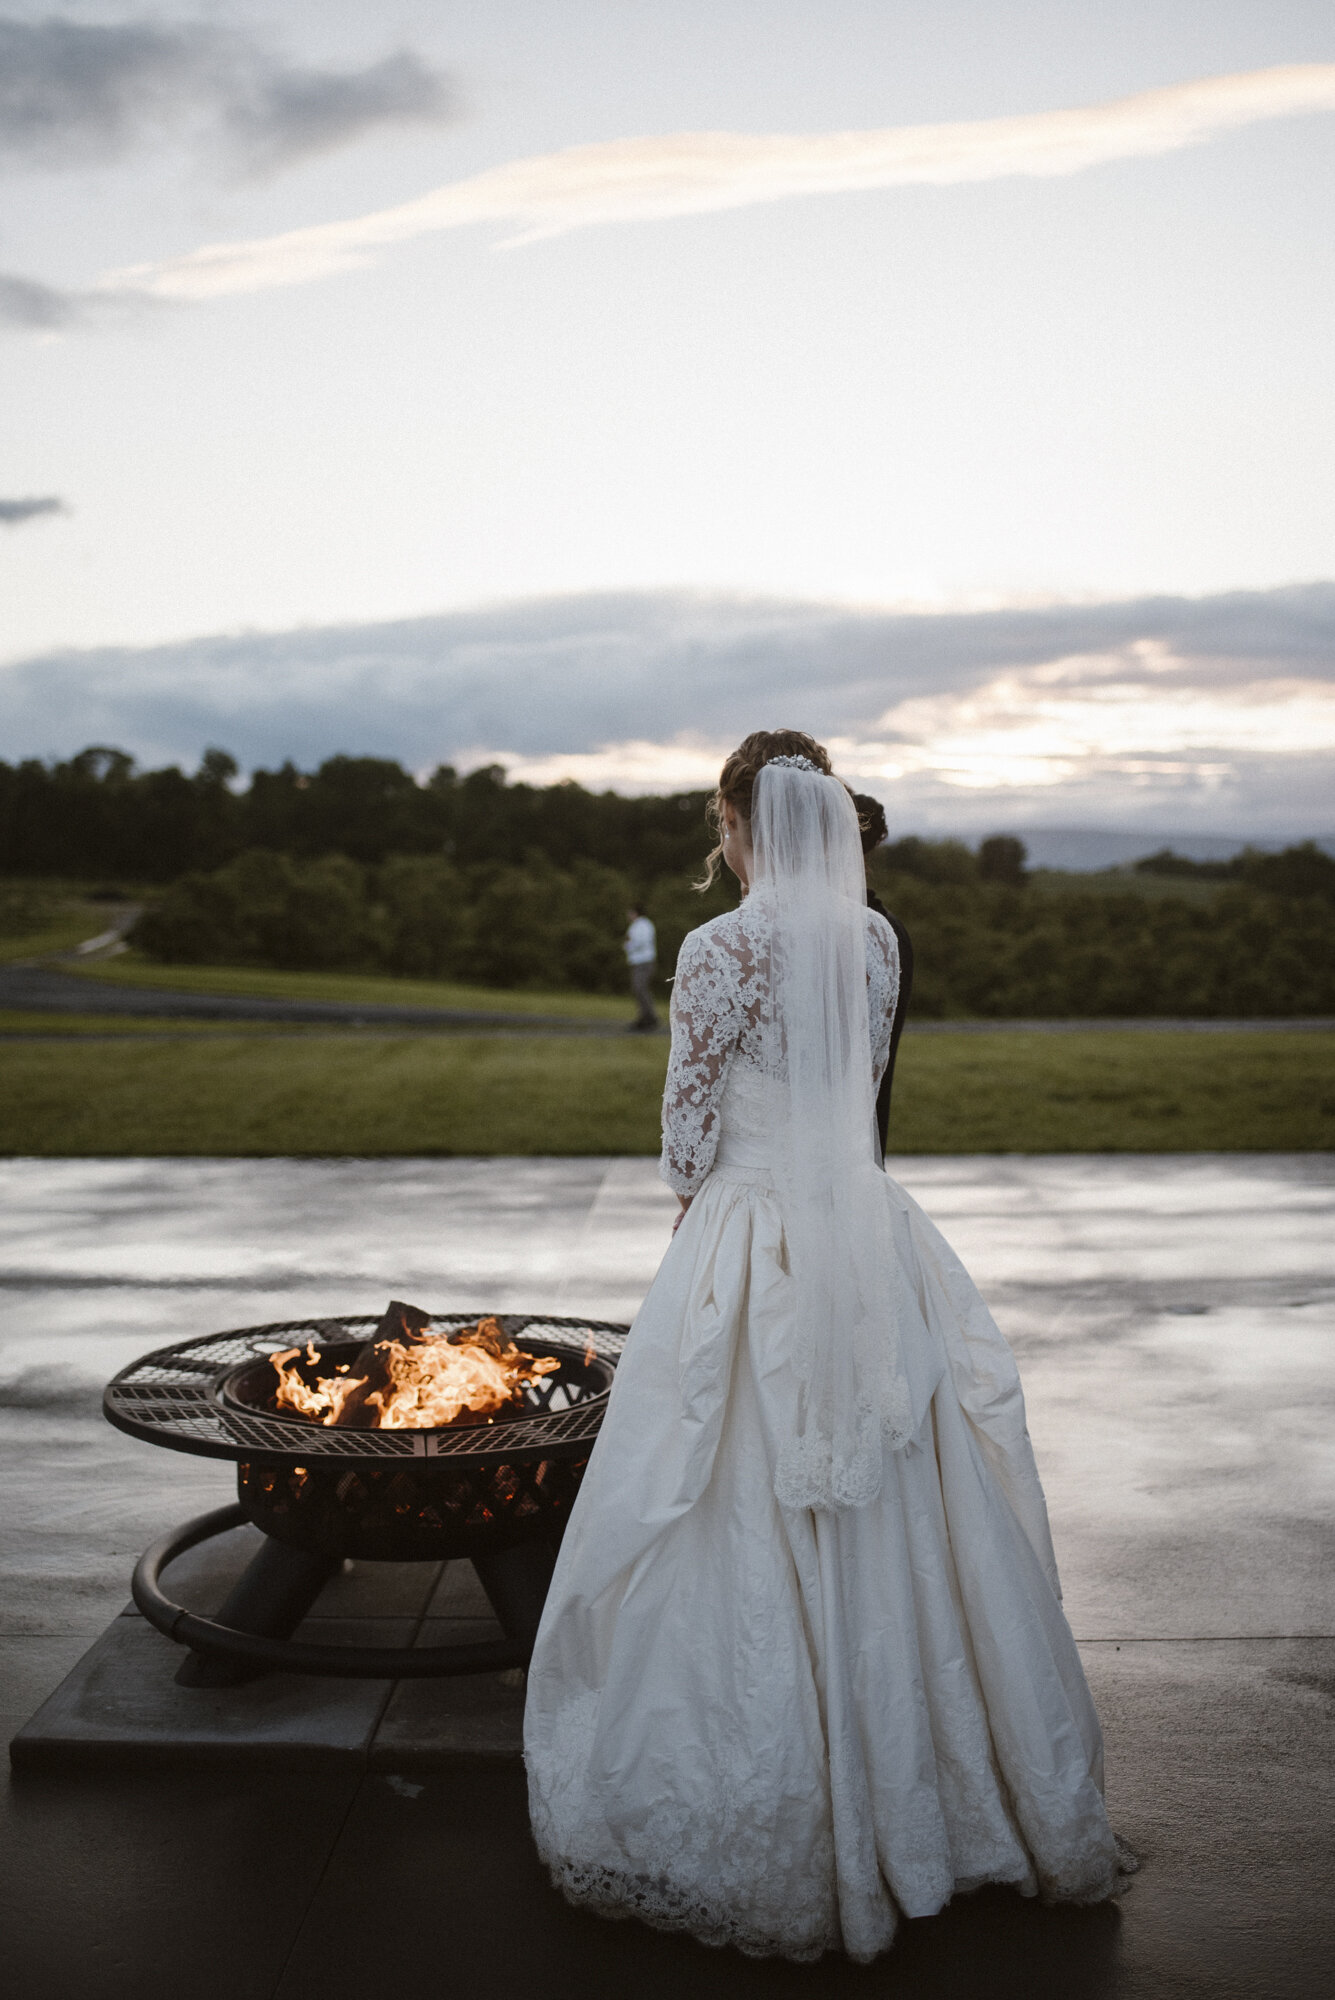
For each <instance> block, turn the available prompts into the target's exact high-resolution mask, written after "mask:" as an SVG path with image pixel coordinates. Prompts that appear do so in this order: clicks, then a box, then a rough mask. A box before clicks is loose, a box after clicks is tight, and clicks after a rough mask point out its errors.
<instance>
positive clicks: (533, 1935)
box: [0, 1155, 1335, 2000]
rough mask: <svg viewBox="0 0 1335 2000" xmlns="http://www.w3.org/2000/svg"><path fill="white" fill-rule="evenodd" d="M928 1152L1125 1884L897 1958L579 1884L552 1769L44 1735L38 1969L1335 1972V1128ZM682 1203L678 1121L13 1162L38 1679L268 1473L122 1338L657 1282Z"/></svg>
mask: <svg viewBox="0 0 1335 2000" xmlns="http://www.w3.org/2000/svg"><path fill="white" fill-rule="evenodd" d="M892 1164H893V1165H894V1167H895V1170H896V1172H897V1173H898V1175H899V1177H900V1178H901V1179H902V1180H903V1181H904V1182H905V1183H906V1185H907V1186H908V1187H909V1188H910V1189H911V1191H912V1192H913V1193H914V1194H916V1195H917V1196H918V1198H919V1199H920V1200H921V1201H923V1203H924V1204H925V1206H926V1207H927V1208H928V1210H929V1211H930V1213H931V1214H932V1215H933V1216H934V1217H935V1218H936V1220H937V1221H938V1222H939V1223H940V1224H941V1225H942V1227H943V1228H944V1229H945V1230H946V1232H947V1234H948V1235H949V1236H950V1237H951V1239H952V1240H953V1242H954V1243H955V1244H956V1246H957V1247H958V1248H959V1250H960V1251H961V1253H962V1254H963V1256H964V1257H965V1259H966V1261H967V1262H968V1263H969V1264H970V1266H971V1268H972V1270H973V1271H974V1273H975V1275H976V1277H977V1278H978V1279H979V1281H980V1283H981V1284H982V1286H983V1288H984V1290H985V1291H986V1292H987V1294H988V1296H989V1297H990V1299H991V1300H992V1302H993V1304H994V1306H995V1309H996V1311H997V1314H998V1317H999V1319H1000V1320H1001V1323H1002V1325H1003V1326H1004V1327H1005V1329H1006V1331H1007V1332H1008V1334H1009V1335H1010V1337H1011V1339H1012V1340H1013V1342H1014V1344H1015V1346H1016V1348H1017V1350H1018V1353H1019V1356H1020V1360H1021V1365H1022V1367H1023V1369H1024V1373H1025V1380H1026V1384H1027V1390H1028V1400H1029V1410H1030V1426H1031V1430H1032V1432H1033V1435H1034V1439H1035V1443H1036V1447H1037V1451H1038V1456H1039V1461H1040V1464H1041V1467H1042V1470H1043V1473H1044V1477H1045V1480H1046V1484H1047V1488H1048V1494H1049V1499H1050V1502H1051V1508H1052V1515H1053V1523H1054V1529H1055V1534H1056V1540H1057V1547H1058V1554H1059V1557H1060V1560H1061V1563H1062V1569H1063V1574H1064V1577H1065V1581H1066V1591H1067V1608H1068V1611H1069V1614H1070V1617H1071V1620H1072V1624H1073V1626H1074V1629H1075V1632H1076V1634H1077V1637H1078V1638H1079V1640H1080V1641H1081V1644H1082V1649H1083V1653H1084V1658H1085V1661H1086V1665H1087V1669H1088V1671H1089V1674H1090V1678H1091V1681H1092V1684H1093V1686H1094V1690H1095V1695H1096V1699H1097V1700H1098V1702H1099V1705H1100V1709H1101V1712H1102V1714H1103V1718H1104V1724H1105V1730H1106V1734H1107V1739H1108V1774H1109V1799H1110V1803H1111V1807H1112V1811H1113V1815H1114V1818H1115V1820H1116V1822H1117V1824H1118V1826H1119V1828H1120V1829H1121V1831H1122V1832H1123V1833H1124V1834H1125V1835H1126V1836H1127V1837H1128V1838H1129V1839H1130V1840H1131V1841H1132V1842H1133V1844H1134V1845H1135V1846H1136V1847H1137V1848H1138V1849H1139V1850H1140V1851H1141V1853H1142V1855H1143V1858H1144V1866H1143V1869H1142V1872H1141V1873H1140V1875H1139V1876H1138V1877H1137V1878H1136V1881H1135V1885H1134V1887H1133V1888H1132V1891H1131V1893H1130V1895H1129V1896H1128V1897H1127V1898H1126V1899H1125V1901H1124V1902H1123V1903H1122V1904H1121V1905H1120V1906H1118V1907H1115V1908H1114V1907H1109V1906H1104V1907H1101V1908H1099V1909H1095V1910H1088V1911H1071V1910H1055V1911H1050V1910H1044V1909H1042V1908H1039V1907H1038V1906H1036V1905H1033V1904H1024V1903H1022V1902H1021V1901H1020V1900H1019V1899H1018V1898H1015V1897H1013V1896H1011V1895H1009V1894H1006V1893H1003V1892H999V1891H988V1892H985V1893H984V1894H982V1895H980V1896H977V1897H973V1898H966V1899H960V1900H959V1901H957V1903H956V1904H954V1905H952V1907H951V1909H950V1910H949V1911H947V1912H946V1913H945V1914H944V1915H943V1916H941V1917H939V1918H935V1919H932V1920H930V1921H928V1922H925V1923H920V1924H914V1925H911V1926H909V1927H908V1929H907V1931H906V1933H905V1935H904V1938H903V1940H902V1942H901V1943H900V1944H899V1945H897V1946H896V1949H895V1951H894V1953H892V1955H891V1957H890V1959H889V1960H888V1961H884V1962H882V1963H881V1964H880V1965H879V1966H878V1967H875V1968H873V1969H871V1970H870V1971H855V1970H853V1969H852V1968H849V1967H846V1966H844V1965H842V1964H840V1963H838V1962H827V1963H826V1964H823V1965H822V1966H820V1967H819V1968H807V1967H788V1966H782V1965H779V1966H776V1965H773V1964H755V1963H752V1962H750V1961H746V1960H742V1959H739V1958H736V1957H734V1956H732V1955H730V1954H716V1953H711V1952H707V1951H705V1950H703V1949H701V1948H699V1947H697V1946H695V1945H693V1944H690V1943H688V1942H685V1941H682V1940H679V1939H671V1938H662V1937H658V1936H656V1935H654V1934H651V1933H648V1932H645V1931H643V1930H641V1929H640V1928H639V1927H638V1926H635V1925H633V1924H617V1925H606V1924H600V1923H599V1922H597V1921H596V1920H594V1919H592V1918H588V1917H583V1916H579V1915H577V1914H575V1913H574V1912H572V1911H570V1910H568V1909H566V1908H565V1906H564V1905H563V1904H561V1903H560V1902H559V1900H558V1899H557V1898H556V1897H555V1896H554V1895H553V1894H552V1893H551V1892H550V1891H549V1890H548V1889H547V1888H546V1886H545V1884H544V1883H543V1882H542V1880H541V1879H540V1877H539V1874H538V1870H537V1868H536V1866H535V1864H534V1863H533V1861H532V1859H531V1853H530V1850H529V1847H528V1844H527V1834H526V1828H525V1819H524V1801H523V1789H522V1775H521V1774H520V1773H518V1772H516V1771H515V1770H513V1769H504V1768H502V1769H494V1768H493V1769H483V1768H473V1769H459V1770H454V1771H441V1770H431V1771H428V1770H421V1771H418V1772H416V1773H414V1772H413V1770H412V1769H410V1768H408V1767H407V1766H406V1765H405V1768H404V1770H403V1771H402V1772H401V1773H389V1774H385V1773H383V1772H381V1773H359V1774H354V1775H353V1776H351V1777H350V1776H348V1775H347V1774H346V1773H344V1774H342V1775H339V1774H333V1773H329V1772H325V1773H323V1774H321V1773H317V1772H311V1773H309V1774H307V1775H303V1776H300V1777H294V1776H293V1775H292V1774H291V1773H287V1774H281V1775H272V1776H269V1775H265V1774H264V1773H255V1772H253V1771H251V1772H247V1773H246V1774H245V1775H244V1777H242V1776H240V1775H236V1776H229V1775H228V1773H227V1771H226V1770H222V1771H220V1772H218V1773H216V1774H214V1775H209V1776H204V1775H202V1774H201V1773H200V1772H199V1771H197V1770H195V1771H188V1772H172V1771H158V1772H151V1771H147V1770H146V1771H143V1772H139V1773H134V1772H130V1773H124V1774H121V1775H119V1776H116V1777H115V1778H112V1777H110V1776H109V1775H107V1774H105V1773H104V1774H102V1775H100V1776H92V1775H89V1776H87V1777H76V1776H67V1777H65V1778H61V1779H59V1780H55V1779H51V1778H37V1777H30V1778H27V1779H25V1780H22V1781H11V1783H10V1785H9V1788H8V1792H7V1794H6V1799H5V1806H4V1817H3V1821H0V1898H3V1899H4V1900H5V1901H6V1902H7V1903H8V1905H9V1910H8V1915H7V1917H5V1918H3V1919H0V1928H2V1929H3V1932H4V1935H5V1938H6V1945H5V1958H4V1963H5V1970H6V1973H7V1974H8V1976H9V1977H10V1978H11V1979H12V1980H13V1982H14V1984H13V1987H12V1990H13V1991H14V1992H15V1994H16V1995H19V1994H21V1995H22V1996H23V2000H48V1996H50V2000H67V1996H71V1997H72V1996H74V1995H76V1994H77V1995H79V1996H80V2000H131V1996H134V2000H139V1996H141V1995H142V1994H145V1993H152V1992H156V1991H170V1992H171V1993H173V1994H174V1995H178V1996H182V2000H196V1996H197V2000H368V1996H369V1997H370V2000H374V1996H379V1995H381V1994H390V1993H400V1992H405V1991H412V1992H419V1991H420V1992H435V1991H437V1990H439V1991H442V1992H449V1993H451V1994H453V1995H457V1996H460V2000H493V1996H498V2000H499V1996H508V1995H511V1994H522V1993H537V1994H542V1995H544V1996H551V2000H576V1996H579V2000H626V1996H634V2000H660V1996H661V2000H668V1996H671V2000H679V1996H680V1994H681V1993H682V1992H690V1993H692V1994H693V1995H696V1996H699V2000H713V1996H720V2000H722V1996H727V2000H750V1996H753V1995H754V1996H756V2000H762V1997H763V2000H788V1996H790V1995H792V1996H810V2000H838V1996H841V1995H843V1994H845V1993H847V1994H849V1995H864V1996H865V1995H869V1994H885V1995H887V1996H889V1995H893V1996H894V2000H920V1996H921V1997H922V2000H927V1996H931V2000H953V1997H954V1996H956V1995H959V1996H964V1995H967V1996H969V2000H1009V1996H1011V1995H1015V1996H1017V2000H1018V1996H1021V1995H1022V1996H1024V2000H1328V1996H1329V1994H1330V1993H1331V1992H1332V1991H1335V1955H1333V1954H1332V1950H1331V1937H1332V1932H1331V1923H1330V1917H1329V1907H1330V1898H1329V1883H1330V1880H1331V1879H1332V1875H1333V1874H1335V1869H1333V1868H1332V1860H1333V1858H1335V1857H1332V1855H1331V1829H1332V1825H1335V1796H1333V1787H1332V1751H1331V1734H1330V1730H1329V1710H1330V1703H1331V1699H1332V1696H1335V1637H1333V1636H1332V1635H1333V1634H1335V1601H1333V1600H1335V1564H1332V1563H1331V1562H1330V1561H1329V1559H1328V1556H1329V1550H1330V1545H1331V1539H1332V1522H1333V1520H1335V1501H1333V1499H1332V1491H1331V1463H1330V1455H1329V1438H1330V1434H1331V1433H1330V1420H1331V1404H1332V1401H1335V1395H1333V1393H1332V1369H1331V1354H1332V1346H1333V1344H1335V1227H1333V1226H1332V1224H1333V1223H1335V1160H1331V1159H1329V1158H1325V1157H1322V1156H1312V1155H1305V1156H1291V1157H1286V1156H1275V1155H1267V1156H1255V1157H1246V1156H1242V1157H1239V1156H1234V1155H1229V1156H1218V1157H1210V1156H1200V1157H1179V1158H1171V1157H1163V1156H1155V1157H1152V1158H1142V1159H1137V1158H1128V1157H1115V1158H1114V1157H1106V1158H1090V1157H1080V1156H1064V1157H1062V1158H1060V1159H1043V1158H1010V1159H1007V1158H1002V1159H997V1158H979V1159H931V1160H923V1159H916V1160H904V1161H900V1162H897V1163H892ZM673 1206H674V1204H673V1200H672V1197H671V1196H670V1195H669V1194H668V1193H667V1191H666V1190H665V1189H663V1188H662V1187H661V1186H660V1184H659V1183H658V1182H657V1181H656V1179H655V1178H654V1174H653V1167H652V1164H651V1163H650V1162H647V1161H640V1160H617V1161H611V1162H608V1161H603V1160H593V1159H590V1160H519V1161H506V1160H485V1161H480V1162H470V1161H462V1160H453V1161H414V1160H394V1161H384V1162H357V1161H298V1162H288V1161H281V1160H272V1161H208V1160H183V1161H153V1160H115V1161H91V1160H90V1161H26V1162H24V1161H7V1162H3V1163H0V1670H2V1680H3V1690H4V1693H3V1711H4V1712H3V1717H0V1719H2V1720H4V1721H5V1722H7V1723H8V1725H9V1728H10V1729H12V1728H13V1727H15V1726H17V1725H18V1724H19V1723H20V1722H22V1721H23V1720H24V1719H25V1718H26V1716H27V1715H28V1714H29V1713H30V1712H31V1711H32V1709H33V1708H35V1707H36V1706H37V1704H38V1702H39V1701H40V1700H41V1699H42V1698H43V1697H44V1696H45V1695H46V1694H47V1693H48V1692H49V1690H50V1689H51V1688H52V1687H53V1686H54V1685H55V1684H56V1682H57V1681H58V1680H59V1679H60V1677H61V1675H62V1674H64V1673H65V1672H66V1671H67V1670H68V1668H69V1667H70V1666H71V1665H72V1664H73V1662H74V1661H75V1659H76V1658H77V1657H78V1656H79V1655H80V1654H81V1653H82V1652H83V1650H84V1649H85V1647H86V1646H87V1645H88V1644H89V1643H90V1642H91V1640H92V1639H93V1638H94V1637H95V1635H96V1634H97V1633H98V1632H99V1631H100V1630H101V1629H102V1628H103V1626H104V1625H105V1624H106V1622H107V1621H108V1620H109V1619H110V1618H112V1617H113V1616H114V1615H115V1614H116V1613H117V1612H118V1611H119V1610H120V1608H121V1606H122V1605H123V1604H124V1601H125V1595H126V1582H127V1578H128V1575H129V1570H130V1567H131V1564H132V1562H133V1560H134V1558H135V1556H136V1555H137V1553H138V1552H139V1550H140V1549H141V1548H142V1547H143V1545H144V1544H145V1543H146V1542H147V1541H148V1540H149V1539H150V1538H151V1537H152V1536H154V1535H155V1534H157V1533H158V1532H159V1531H160V1530H162V1529H163V1528H164V1527H165V1526H167V1525H168V1524H170V1523H174V1522H176V1521H179V1520H181V1519H182V1518H184V1517H185V1516H187V1515H189V1514H191V1513H194V1512H196V1511H199V1510H201V1509H203V1508H204V1507H207V1506H212V1505H215V1504H218V1503H220V1502H221V1501H223V1500H225V1499H226V1498H227V1497H228V1494H229V1484H228V1472H227V1468H226V1467H222V1466H216V1465H210V1464H209V1463H207V1462H206V1461H202V1460H197V1459H191V1458H185V1457H179V1456H177V1455H176V1454H174V1453H170V1452H164V1451H154V1450H152V1449H151V1448H149V1447H147V1446H145V1445H141V1444H138V1443H136V1442H134V1441H133V1440H131V1439H129V1438H125V1437H123V1436H121V1435H120V1434H119V1433H116V1432H113V1431H111V1430H110V1429H109V1428H108V1427H107V1426H106V1425H105V1424H104V1423H103V1422H102V1421H101V1419H100V1417H99V1414H98V1394H99V1390H100V1387H101V1384H102V1383H103V1382H104V1381H105V1379H106V1378H107V1376H108V1375H110V1374H111V1373H112V1372H113V1371H114V1370H115V1369H116V1368H118V1367H119V1366H120V1365H121V1364H122V1363H123V1362H125V1361H127V1360H129V1359H130V1358H131V1357H132V1356H134V1355H136V1354H138V1353H140V1352H142V1351H143V1350H144V1349H145V1348H148V1347H151V1346H154V1345H157V1344H160V1343H162V1342H164V1341H167V1340H169V1339H173V1338H179V1337H183V1336H184V1335H185V1334H187V1333H188V1332H190V1331H192V1330H196V1329H200V1328H210V1329H212V1328H222V1327H226V1326H237V1325H245V1324H253V1323H257V1322H262V1321H267V1320H272V1319H281V1318H294V1317H297V1316H299V1315H301V1314H303V1313H306V1312H329V1311H331V1310H344V1311H351V1310H361V1311H372V1310H379V1309H380V1307H381V1306H382V1305H383V1302H384V1300H385V1298H386V1297H387V1296H389V1295H390V1294H391V1293H393V1294H395V1295H396V1296H406V1297H409V1298H419V1299H421V1300H422V1301H423V1302H424V1303H426V1304H427V1305H429V1306H433V1307H438V1308H447V1307H451V1306H464V1307H468V1308H470V1309H471V1308H477V1307H487V1308H491V1309H495V1310H506V1309H515V1310H522V1309H523V1308H525V1307H531V1306H545V1307H547V1308H548V1309H560V1310H563V1311H565V1312H567V1313H576V1312H588V1313H590V1314H592V1315H594V1316H596V1317H599V1318H619V1317H624V1316H627V1315H629V1314H630V1313H631V1312H632V1311H633V1310H634V1307H635V1305H636V1302H637V1301H638V1299H639V1297H640V1296H641V1295H642V1293H643V1290H644V1287H645V1285H646V1284H647V1282H648V1280H649V1277H650V1275H651V1274H652V1271H653V1269H654V1267H655V1265H656V1263H657V1260H658V1258H659V1256H660V1255H661V1252H662V1248H663V1245H664V1243H665V1242H666V1240H667V1232H668V1227H669V1223H670V1218H671V1214H672V1210H673ZM204 1698H205V1699H207V1697H204ZM8 1733H9V1731H8V1730H7V1731H6V1734H8Z"/></svg>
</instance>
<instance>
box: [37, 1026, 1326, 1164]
mask: <svg viewBox="0 0 1335 2000" xmlns="http://www.w3.org/2000/svg"><path fill="white" fill-rule="evenodd" d="M666 1060H667V1043H666V1038H662V1039H656V1040H645V1041H636V1040H633V1039H630V1038H628V1039H627V1040H626V1041H624V1042H622V1041H619V1040H615V1039H610V1040H609V1039H595V1038H591V1039H588V1040H563V1039H559V1038H543V1039H539V1038H536V1037H532V1038H530V1037H524V1036H518V1037H513V1038H509V1037H507V1038H505V1039H503V1040H501V1039H496V1038H486V1039H484V1038H482V1037H477V1036H468V1035H459V1036H449V1037H445V1036H429V1037H428V1036H389V1035H380V1034H375V1033H367V1034H362V1035H357V1036H353V1035H326V1034H323V1033H318V1032H315V1033H312V1032H307V1033H305V1034H301V1035H285V1036H274V1035H273V1034H272V1033H269V1034H262V1035H256V1034H250V1035H242V1034H237V1033H234V1032H221V1033H219V1032H214V1033H210V1034H208V1035H207V1036H205V1035H201V1036H199V1037H198V1039H195V1040H186V1039H182V1040H175V1041H162V1042H133V1041H125V1042H122V1043H119V1044H117V1043H115V1042H101V1043H98V1042H91V1041H90V1042H85V1043H82V1044H81V1043H79V1042H77V1041H65V1042H56V1041H49V1042H45V1043H43V1042H42V1041H41V1040H39V1039H34V1040H32V1041H30V1042H27V1043H19V1042H12V1043H8V1044H6V1045H5V1047H4V1048H3V1050H0V1152H3V1153H6V1154H45V1155H75V1156H88V1155H116V1154H202V1155H228V1154H232V1155H236V1154H240V1155H246V1154H252V1155H266V1154H352V1155H363V1156H365V1155H377V1154H381V1155H383V1154H419V1155H420V1154H427V1155H429V1154H524V1153H529V1154H544V1153H548V1154H550V1153H555V1154H579V1153H653V1152H656V1151H657V1150H658V1107H659V1099H660V1096H661V1091H662V1083H663V1070H664V1065H665V1063H666ZM890 1145H891V1150H892V1151H893V1152H896V1153H978V1152H982V1153H988V1152H1019V1153H1030V1152H1035V1153H1061V1152H1146V1153H1154V1152H1174V1153H1177V1152H1199V1151H1224V1152H1248V1151H1256V1152H1271V1151H1281V1152H1311V1151H1321V1150H1325V1149H1327V1148H1329V1147H1331V1146H1332V1145H1335V1034H1324V1033H1313V1034H1302V1035H1284V1034H1274V1035H1267V1034H1265V1033H1250V1034H1240V1035H1228V1034H1218V1035H1199V1036H1197V1035H1183V1034H1165V1035H1156V1034H1145V1033H1118V1032H1116V1031H1110V1032H1107V1033H1098V1032H1093V1033H1089V1034H1063V1035H1051V1036H1048V1035H1037V1034H1035V1035H1006V1034H996V1035H960V1036H953V1035H930V1036H920V1037H914V1036H912V1035H910V1036H909V1037H908V1038H907V1039H906V1040H905V1042H904V1045H903V1047H902V1049H901V1051H900V1058H899V1071H898V1075H897V1078H896V1083H895V1108H894V1114H893V1117H892V1121H891V1130H890Z"/></svg>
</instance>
